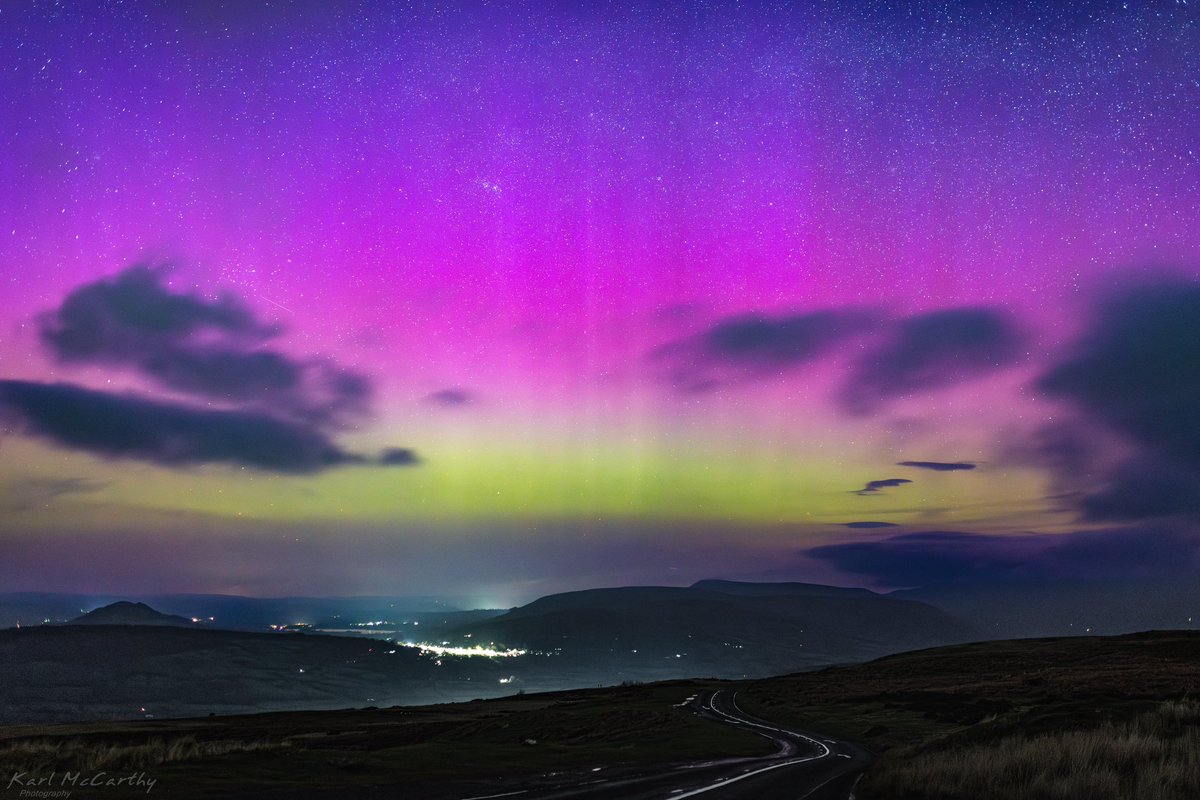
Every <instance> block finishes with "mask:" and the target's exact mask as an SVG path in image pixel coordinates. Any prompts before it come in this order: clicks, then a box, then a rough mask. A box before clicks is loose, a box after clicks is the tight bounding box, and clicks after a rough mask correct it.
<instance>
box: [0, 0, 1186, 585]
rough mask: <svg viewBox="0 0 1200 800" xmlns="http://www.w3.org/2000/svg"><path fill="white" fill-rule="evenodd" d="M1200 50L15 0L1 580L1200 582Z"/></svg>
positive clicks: (776, 13)
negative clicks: (1186, 577)
mask: <svg viewBox="0 0 1200 800" xmlns="http://www.w3.org/2000/svg"><path fill="white" fill-rule="evenodd" d="M792 6H800V7H799V8H794V7H792ZM1198 63H1200V22H1198V18H1197V9H1196V8H1194V7H1193V6H1190V5H1188V4H1187V3H1183V2H1179V3H1175V2H1134V1H1133V0H1130V2H1127V3H1121V2H1095V3H1058V2H1056V3H1044V4H1037V3H1010V2H988V3H983V2H968V3H955V4H952V5H949V6H947V7H943V6H941V5H938V4H929V3H915V4H909V3H895V4H880V3H865V2H864V3H857V2H853V3H852V2H845V3H829V4H820V3H814V4H791V3H779V4H772V3H768V2H750V3H742V4H724V3H713V4H707V3H699V2H681V3H562V4H552V3H542V2H534V3H471V4H463V5H455V6H445V5H435V4H427V3H414V4H412V5H411V6H408V5H405V4H402V3H390V2H377V3H376V2H338V3H330V2H315V1H314V2H275V3H265V2H264V3H257V2H256V3H249V2H245V3H243V2H228V3H218V2H205V3H184V2H178V3H174V2H157V3H155V2H95V3H74V2H63V3H51V2H26V3H19V4H5V6H4V7H3V8H0V280H2V285H3V294H2V295H0V297H2V298H3V303H2V304H0V432H2V436H3V438H2V440H0V589H3V590H8V591H14V590H55V591H83V592H101V591H107V592H129V593H134V592H150V591H191V592H201V591H203V592H223V593H241V594H250V595H279V594H309V595H312V594H364V593H370V594H396V595H402V594H429V593H443V594H449V595H461V596H468V597H471V598H475V599H477V600H478V602H481V603H485V604H488V605H509V604H513V603H516V602H523V601H526V600H529V599H532V598H533V597H536V596H538V595H541V594H546V593H549V592H552V591H560V590H564V589H575V588H587V587H592V586H605V585H623V584H638V583H653V584H683V583H690V582H691V581H694V580H696V579H699V578H705V577H716V576H721V577H737V578H744V579H764V580H765V579H774V580H778V579H799V580H813V581H827V582H834V583H840V584H845V585H867V586H873V587H878V588H887V587H896V586H912V585H918V584H923V583H929V582H939V581H972V580H1004V579H1012V578H1021V579H1028V578H1036V579H1049V580H1063V579H1075V578H1088V579H1097V580H1117V579H1123V578H1130V577H1135V578H1151V579H1157V578H1159V577H1164V578H1165V577H1169V576H1172V575H1179V574H1181V573H1183V574H1194V573H1195V572H1196V571H1197V570H1198V569H1200V555H1198V553H1200V72H1197V69H1196V65H1197V64H1198Z"/></svg>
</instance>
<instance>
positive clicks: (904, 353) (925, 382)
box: [841, 308, 1023, 414]
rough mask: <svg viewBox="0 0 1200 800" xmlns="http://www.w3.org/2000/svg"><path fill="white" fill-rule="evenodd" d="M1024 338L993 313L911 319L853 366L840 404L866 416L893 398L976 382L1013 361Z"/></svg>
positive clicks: (945, 312) (949, 312) (950, 312)
mask: <svg viewBox="0 0 1200 800" xmlns="http://www.w3.org/2000/svg"><path fill="white" fill-rule="evenodd" d="M1022 339H1023V337H1022V336H1021V335H1020V333H1019V332H1018V331H1017V329H1016V327H1015V326H1014V325H1013V323H1012V322H1011V321H1010V320H1009V319H1008V317H1007V316H1006V315H1005V314H1003V313H1001V312H999V311H997V310H994V309H988V308H950V309H942V310H939V311H931V312H929V313H927V314H920V315H918V316H914V317H909V318H908V319H904V320H901V321H899V322H897V323H896V324H895V325H894V326H893V328H892V329H891V330H890V331H889V333H888V334H887V335H886V337H885V338H884V340H883V341H882V342H881V343H880V344H879V345H877V346H876V347H874V348H872V349H870V350H868V352H867V353H866V354H865V355H864V356H863V357H862V358H860V359H859V360H858V362H857V363H856V364H855V365H854V367H853V369H852V370H851V373H850V376H849V378H848V379H847V382H846V386H845V387H844V389H843V391H842V397H841V399H842V403H843V406H844V407H845V408H846V409H847V410H848V411H850V412H852V413H856V414H864V413H870V412H872V411H874V410H876V409H877V408H878V407H879V406H880V405H881V404H882V403H884V402H885V401H887V400H890V399H893V398H897V397H904V396H906V395H910V394H914V393H917V392H924V391H928V390H931V389H938V388H942V387H945V386H950V385H953V384H956V383H960V382H962V381H966V380H969V379H972V378H976V377H978V376H980V375H982V374H985V373H987V372H991V371H994V370H997V369H999V368H1001V367H1005V366H1008V365H1010V364H1012V363H1013V362H1015V361H1016V360H1017V358H1018V356H1019V355H1020V352H1021V343H1022Z"/></svg>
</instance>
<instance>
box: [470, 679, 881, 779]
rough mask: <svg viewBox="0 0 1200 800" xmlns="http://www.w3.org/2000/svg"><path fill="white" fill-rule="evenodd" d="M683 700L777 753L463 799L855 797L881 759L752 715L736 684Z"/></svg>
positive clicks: (567, 775) (599, 773) (605, 773)
mask: <svg viewBox="0 0 1200 800" xmlns="http://www.w3.org/2000/svg"><path fill="white" fill-rule="evenodd" d="M683 705H687V706H688V707H689V708H691V709H692V711H693V712H695V713H696V714H699V715H700V716H702V717H704V718H706V719H709V720H712V721H713V722H716V723H719V724H722V725H731V726H734V727H737V728H742V729H744V730H747V731H750V732H752V733H756V734H758V735H760V736H764V737H766V738H768V739H771V740H772V741H773V742H774V743H775V745H776V748H777V749H776V752H775V753H774V754H773V755H770V756H766V757H762V758H729V759H721V760H718V761H699V762H694V763H688V764H674V765H671V766H668V767H658V768H647V767H639V768H628V769H621V770H618V769H613V770H611V771H609V770H593V771H591V772H589V773H582V774H581V773H577V772H575V773H572V772H564V773H559V774H558V775H553V776H547V777H546V778H544V779H543V781H544V782H539V784H537V785H530V786H528V787H527V788H521V789H516V788H515V787H514V788H513V789H510V790H509V791H507V792H503V793H500V794H492V795H488V794H483V795H475V796H473V797H469V798H463V799H462V800H484V798H488V800H493V798H494V800H500V798H512V800H556V799H557V798H564V799H565V798H572V799H573V800H682V799H683V798H688V797H698V798H702V800H852V798H853V797H854V786H855V784H856V783H857V782H858V779H859V777H860V776H861V775H862V773H863V770H865V769H866V768H867V767H868V766H870V765H871V762H872V761H874V756H873V755H871V753H869V752H868V751H866V750H864V749H863V748H861V747H858V746H856V745H854V744H851V743H850V742H844V741H840V740H837V739H831V738H829V737H826V736H822V735H820V734H816V733H812V732H804V731H798V730H794V729H791V728H784V727H781V726H779V725H776V724H774V723H771V722H767V721H765V720H761V719H757V718H755V717H752V716H750V715H749V714H747V713H746V712H744V711H742V710H741V708H739V707H738V703H737V692H735V691H732V690H728V689H721V690H717V691H711V692H704V693H702V694H699V695H696V696H694V697H691V698H688V700H687V701H685V703H684V704H683Z"/></svg>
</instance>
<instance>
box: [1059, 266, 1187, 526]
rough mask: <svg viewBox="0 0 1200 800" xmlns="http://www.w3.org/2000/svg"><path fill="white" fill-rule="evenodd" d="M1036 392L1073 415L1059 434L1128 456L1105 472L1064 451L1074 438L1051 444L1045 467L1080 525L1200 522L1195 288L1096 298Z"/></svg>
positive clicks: (1090, 456)
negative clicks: (1093, 430)
mask: <svg viewBox="0 0 1200 800" xmlns="http://www.w3.org/2000/svg"><path fill="white" fill-rule="evenodd" d="M1037 386H1038V388H1039V389H1040V390H1041V391H1042V392H1044V393H1045V394H1046V395H1048V396H1050V397H1052V398H1057V399H1060V400H1065V401H1067V402H1069V403H1070V404H1071V406H1072V407H1073V408H1074V409H1075V410H1077V411H1078V412H1079V415H1080V416H1079V420H1070V419H1068V420H1067V422H1065V423H1062V424H1060V428H1062V429H1063V430H1066V431H1070V430H1072V429H1073V428H1072V426H1073V427H1074V428H1079V427H1082V426H1086V425H1090V426H1092V427H1097V428H1100V429H1102V430H1103V431H1106V432H1109V436H1110V438H1111V435H1112V434H1115V435H1117V436H1118V437H1120V438H1121V440H1122V445H1120V446H1118V447H1116V448H1112V449H1114V450H1121V449H1124V450H1125V451H1128V449H1129V446H1130V445H1132V446H1133V448H1134V450H1135V452H1134V453H1133V454H1132V455H1126V456H1125V457H1124V458H1121V459H1117V460H1116V463H1104V462H1102V461H1100V460H1099V459H1098V458H1097V457H1096V455H1095V454H1094V453H1089V446H1088V445H1087V444H1085V443H1082V442H1075V441H1073V440H1075V439H1080V438H1081V437H1078V436H1066V435H1065V434H1060V440H1061V441H1060V444H1059V446H1058V447H1056V448H1051V449H1050V451H1049V454H1050V455H1051V456H1052V457H1053V458H1051V459H1049V460H1048V465H1049V466H1050V467H1051V468H1052V469H1053V470H1055V472H1056V475H1057V477H1058V480H1059V482H1060V483H1062V484H1064V485H1068V486H1072V487H1074V492H1073V494H1074V496H1075V497H1076V499H1077V502H1078V504H1079V507H1080V510H1081V511H1082V514H1083V516H1084V518H1085V519H1089V520H1136V519H1148V518H1152V517H1163V516H1170V515H1176V514H1187V515H1193V516H1195V515H1200V284H1197V283H1195V282H1186V281H1167V282H1161V283H1156V284H1152V285H1143V286H1137V287H1134V288H1132V289H1129V288H1127V289H1126V290H1124V291H1122V292H1120V293H1116V294H1113V295H1110V296H1109V297H1107V298H1105V299H1104V300H1103V301H1102V302H1101V303H1099V305H1098V306H1097V308H1096V309H1095V310H1094V313H1093V318H1092V322H1091V324H1090V325H1089V326H1088V328H1087V330H1086V331H1085V333H1084V335H1083V336H1082V337H1081V338H1080V340H1079V342H1077V343H1076V346H1075V348H1074V350H1073V351H1072V352H1071V353H1070V354H1069V356H1068V357H1067V358H1065V359H1064V360H1063V361H1061V362H1060V363H1059V364H1057V365H1055V366H1053V367H1052V368H1050V369H1049V370H1047V372H1046V373H1045V374H1044V375H1042V376H1041V378H1040V379H1039V380H1038V383H1037ZM1093 438H1094V437H1093ZM1090 449H1091V450H1094V449H1095V446H1094V445H1093V446H1091V447H1090ZM1109 461H1110V462H1111V461H1112V459H1110V460H1109ZM1097 464H1099V467H1097Z"/></svg>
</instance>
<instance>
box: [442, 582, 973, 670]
mask: <svg viewBox="0 0 1200 800" xmlns="http://www.w3.org/2000/svg"><path fill="white" fill-rule="evenodd" d="M459 633H460V634H461V635H464V636H465V635H466V634H467V633H470V634H471V637H472V639H473V640H474V641H480V640H483V641H493V642H497V643H503V644H505V645H508V646H511V647H522V648H526V649H531V650H538V651H543V652H550V653H556V654H558V656H559V658H561V659H562V660H563V663H565V664H570V663H574V662H577V661H578V662H586V663H588V664H592V665H595V666H596V667H597V668H599V669H608V670H610V671H611V672H613V673H614V674H616V673H618V672H619V673H620V675H621V676H622V677H624V678H636V679H650V678H663V677H681V676H715V677H728V678H740V677H744V676H765V675H771V674H777V673H780V672H788V671H794V670H797V669H806V668H811V667H814V666H821V665H827V664H835V663H843V662H853V661H862V660H866V659H869V658H876V657H878V656H881V655H886V654H889V653H895V652H899V651H901V650H911V649H915V648H921V647H932V646H935V645H940V644H947V643H951V642H962V641H968V640H970V639H973V638H976V633H975V631H974V630H972V629H971V628H970V627H968V626H967V625H965V624H964V623H962V622H960V621H958V620H956V619H954V618H953V617H951V616H950V615H948V614H946V613H945V612H943V611H941V610H939V609H936V608H933V607H932V606H929V605H926V604H924V603H919V602H913V601H908V600H899V599H896V598H889V597H883V596H880V595H876V594H873V593H871V592H869V591H866V590H848V589H839V588H835V587H822V586H813V585H808V584H758V585H755V584H739V583H731V582H725V581H704V582H701V583H700V584H698V585H696V586H692V587H687V588H676V587H625V588H616V589H592V590H588V591H582V592H568V593H565V594H556V595H550V596H548V597H543V598H540V599H538V600H535V601H534V602H532V603H529V604H528V605H525V606H521V607H519V608H515V609H513V610H511V611H509V612H508V613H507V614H503V615H501V616H499V617H495V618H492V619H490V620H486V621H484V622H481V623H479V624H475V625H471V626H469V627H464V628H462V629H460V630H459Z"/></svg>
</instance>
